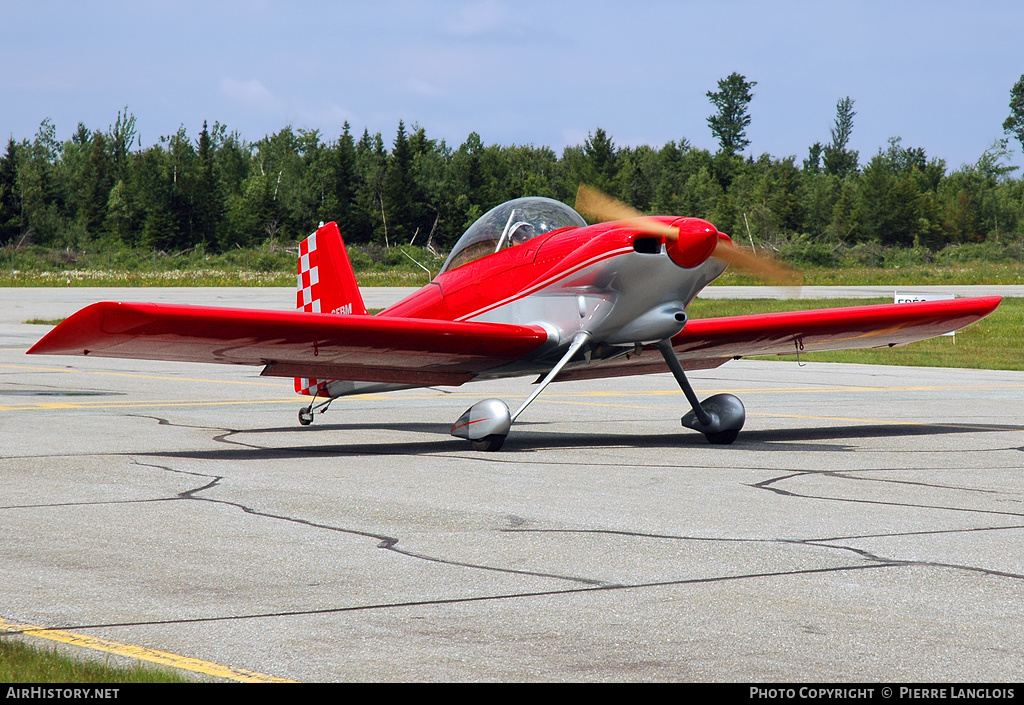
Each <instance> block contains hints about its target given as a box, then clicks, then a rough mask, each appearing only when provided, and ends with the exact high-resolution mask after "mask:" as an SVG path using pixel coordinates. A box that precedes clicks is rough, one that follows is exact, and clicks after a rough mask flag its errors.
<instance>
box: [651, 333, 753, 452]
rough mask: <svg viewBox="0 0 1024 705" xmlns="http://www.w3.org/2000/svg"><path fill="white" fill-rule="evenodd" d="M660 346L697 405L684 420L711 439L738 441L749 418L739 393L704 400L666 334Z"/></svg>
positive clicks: (723, 443)
mask: <svg viewBox="0 0 1024 705" xmlns="http://www.w3.org/2000/svg"><path fill="white" fill-rule="evenodd" d="M658 349H659V350H660V351H661V356H662V357H664V358H665V362H666V363H668V368H669V369H670V370H672V376H674V377H675V378H676V382H678V383H679V387H680V388H681V389H682V390H683V394H685V395H686V400H687V401H688V402H690V407H691V408H692V409H693V410H692V411H689V412H687V413H686V414H685V415H684V416H683V418H682V419H681V421H682V424H683V425H684V426H686V427H687V428H692V429H693V430H695V431H700V432H701V433H703V434H704V437H705V438H707V439H708V442H709V443H714V444H716V445H728V444H729V443H732V442H733V441H735V440H736V436H738V435H739V433H740V429H741V428H743V422H744V421H745V420H746V411H745V410H744V408H743V402H741V401H740V400H739V397H736V396H733V395H732V394H716V395H714V396H711V397H708V398H707V399H705V400H704V401H703V402H701V401H700V400H699V399H697V395H696V394H695V393H694V391H693V387H691V386H690V381H689V380H688V379H686V373H685V372H683V366H682V364H680V362H679V358H678V357H677V356H676V351H675V350H674V349H673V348H672V341H671V340H670V339H667V338H666V339H665V340H663V341H661V342H660V343H658Z"/></svg>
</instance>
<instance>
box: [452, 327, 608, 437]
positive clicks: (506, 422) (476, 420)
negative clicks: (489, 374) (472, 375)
mask: <svg viewBox="0 0 1024 705" xmlns="http://www.w3.org/2000/svg"><path fill="white" fill-rule="evenodd" d="M589 340H590V333H587V332H586V331H580V332H579V333H577V334H576V335H575V336H573V339H572V344H571V345H569V349H568V350H566V351H565V354H564V355H562V359H561V360H559V361H558V362H557V363H556V364H555V366H554V367H552V368H551V371H550V372H548V374H547V376H546V377H544V379H543V380H542V381H541V383H540V384H539V385H538V386H537V388H536V389H535V390H533V394H531V395H530V396H529V398H528V399H527V400H526V401H524V402H523V403H522V404H521V405H520V407H519V408H518V409H516V412H515V413H514V414H512V413H509V410H508V405H507V404H505V402H503V401H502V400H501V399H484V400H483V401H480V402H477V403H476V404H474V405H473V406H471V407H469V408H468V409H466V413H464V414H463V415H462V416H460V417H459V420H458V421H456V422H455V423H454V424H453V425H452V430H451V434H452V435H453V436H456V437H457V438H466V439H468V440H470V441H472V443H473V447H474V448H475V449H477V450H484V451H495V450H500V449H501V446H502V444H503V443H504V442H505V437H506V436H507V435H508V432H509V429H510V428H511V427H512V422H513V421H515V420H516V419H517V418H518V417H519V414H521V413H523V411H524V410H525V409H526V407H528V406H529V405H530V404H531V402H533V400H534V399H536V398H537V397H538V396H539V395H540V393H541V392H543V391H544V388H545V387H547V386H548V385H549V384H550V383H551V380H553V379H554V378H555V377H556V376H557V375H558V373H559V372H561V371H562V368H563V367H565V365H566V363H568V362H569V360H571V359H572V357H573V356H574V355H575V354H576V353H577V352H579V350H580V348H582V347H583V346H584V345H586V344H587V342H588V341H589Z"/></svg>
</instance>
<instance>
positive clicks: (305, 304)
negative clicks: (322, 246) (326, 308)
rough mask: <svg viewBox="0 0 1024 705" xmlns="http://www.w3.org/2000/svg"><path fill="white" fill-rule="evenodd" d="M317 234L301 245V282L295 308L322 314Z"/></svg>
mask: <svg viewBox="0 0 1024 705" xmlns="http://www.w3.org/2000/svg"><path fill="white" fill-rule="evenodd" d="M315 252H316V233H313V234H312V235H310V236H309V237H307V238H306V239H305V240H303V241H302V243H301V244H300V245H299V281H298V288H297V289H296V291H295V308H298V309H302V310H303V311H311V312H313V313H320V267H319V265H317V264H313V265H312V266H310V263H311V262H316V256H315V254H314V253H315Z"/></svg>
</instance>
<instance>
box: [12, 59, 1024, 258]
mask: <svg viewBox="0 0 1024 705" xmlns="http://www.w3.org/2000/svg"><path fill="white" fill-rule="evenodd" d="M755 85H756V83H755V82H753V81H747V80H746V79H745V78H744V77H743V76H741V75H739V74H733V75H731V76H729V77H728V78H726V79H723V80H722V81H719V91H717V92H710V91H709V92H708V98H709V100H710V102H711V104H712V105H713V106H714V108H715V110H716V112H715V114H713V115H712V116H710V117H709V118H708V125H709V127H710V128H711V131H712V133H713V134H714V136H715V137H716V138H717V139H718V140H719V142H720V144H721V148H720V149H719V150H718V151H717V152H714V153H713V152H711V151H708V150H705V149H698V148H695V147H693V146H692V145H691V144H690V143H689V142H688V141H687V140H686V139H680V140H678V141H673V142H669V143H668V144H665V145H662V146H660V147H656V146H640V147H618V146H616V145H615V143H614V141H613V139H612V137H611V136H610V135H608V134H607V133H606V132H605V131H604V130H602V129H599V128H598V129H595V130H594V131H593V132H592V133H591V134H590V135H589V137H588V139H587V140H586V141H585V142H584V144H582V145H577V146H571V147H567V148H566V149H564V151H563V152H562V154H561V155H558V154H556V153H555V152H554V151H553V150H552V149H550V148H548V147H537V146H532V145H530V146H521V145H512V146H501V145H486V144H484V143H483V142H482V141H481V139H480V137H479V135H477V134H476V133H471V134H470V135H469V136H468V137H467V138H466V141H465V142H464V143H463V144H461V145H459V146H458V147H454V148H453V147H451V146H449V145H448V144H446V143H445V142H444V141H443V140H441V141H439V140H436V139H432V138H431V137H430V136H429V135H428V134H427V133H426V131H425V130H424V129H423V128H422V127H419V126H416V125H413V126H411V127H408V128H407V127H406V125H405V124H404V123H403V122H399V124H398V128H397V131H396V132H395V134H394V137H393V139H391V140H390V144H388V142H386V141H385V139H384V137H382V135H381V133H379V132H378V133H375V134H371V133H370V132H369V131H368V130H365V129H364V130H363V133H362V135H361V136H358V137H357V136H356V135H354V134H353V133H352V131H351V128H350V126H349V125H348V123H346V124H345V125H344V126H342V128H341V134H340V135H339V136H338V137H337V138H335V139H330V138H326V137H325V136H324V135H322V134H321V133H320V132H319V131H317V130H303V129H298V130H296V129H293V128H292V127H290V126H289V127H284V128H283V129H282V130H280V131H279V132H277V133H276V134H273V135H268V136H266V137H264V138H263V139H260V140H259V141H256V142H247V141H246V140H244V139H243V138H242V137H241V136H240V135H239V134H238V133H237V132H232V131H229V129H228V128H227V127H226V126H225V125H222V124H219V123H214V124H213V126H212V127H208V126H207V125H206V124H205V123H204V125H203V128H202V130H201V131H200V133H199V134H198V135H194V136H193V135H189V134H188V133H187V132H186V130H185V129H184V127H182V128H181V129H179V130H178V132H177V133H176V134H174V135H170V136H167V137H163V138H161V140H160V141H159V143H158V144H156V145H153V146H150V147H143V146H142V145H141V144H140V141H139V139H138V136H137V132H136V126H135V125H136V118H135V116H133V115H132V114H131V113H130V112H129V111H128V110H127V108H126V109H125V110H124V111H123V112H120V113H118V116H117V119H116V121H115V122H114V124H113V125H112V126H110V127H109V128H108V129H107V130H100V129H90V128H89V127H87V126H86V125H83V124H79V125H78V127H77V129H76V130H75V131H74V133H73V134H72V135H71V137H70V138H69V139H67V140H65V141H63V142H62V141H60V140H59V139H58V136H57V130H56V127H55V126H54V125H53V124H52V123H51V121H49V120H44V121H43V122H42V124H41V125H40V126H39V130H38V132H37V134H36V135H35V137H34V138H33V139H31V140H29V139H23V140H21V141H20V142H19V141H16V140H15V139H14V138H13V137H12V138H10V139H9V140H8V142H7V147H6V151H5V152H4V154H3V157H2V158H0V246H6V247H8V248H10V247H24V246H28V245H37V246H45V247H49V248H61V249H65V248H70V249H72V250H81V251H89V250H96V249H99V248H112V247H113V248H131V249H144V250H161V251H165V252H180V251H185V250H189V249H192V248H198V247H201V248H204V249H205V250H206V251H210V252H213V251H226V250H230V249H233V248H236V247H243V248H245V247H250V246H255V245H260V244H263V243H266V242H267V241H279V242H282V243H286V242H293V241H294V240H296V239H299V238H301V237H304V236H305V235H306V234H308V233H309V232H311V231H312V230H313V229H315V227H316V225H317V223H318V222H319V221H329V220H336V221H338V223H339V225H340V226H341V229H342V233H343V234H344V235H345V237H346V240H347V241H348V242H350V243H352V244H370V243H374V244H381V245H394V244H396V243H409V242H410V241H412V240H415V241H416V244H417V245H427V244H428V243H429V246H430V247H431V248H432V249H435V250H436V251H444V250H445V249H447V248H448V247H450V246H451V245H452V244H453V242H454V240H455V239H456V238H458V236H459V235H460V234H461V233H462V232H463V230H464V229H465V228H466V227H467V226H468V225H469V224H470V223H472V222H473V221H474V220H475V219H476V218H477V217H478V216H480V215H481V214H482V213H484V212H485V211H486V210H488V209H489V208H491V207H492V206H494V205H497V204H498V203H501V202H502V201H505V200H508V199H511V198H515V197H518V196H523V195H539V196H549V197H552V198H556V199H559V200H562V201H565V202H567V203H569V204H572V202H573V198H574V194H575V192H576V188H577V186H578V185H579V184H580V183H581V182H585V183H588V184H591V185H593V186H596V187H597V188H599V189H602V190H604V191H606V192H608V193H610V194H612V195H614V196H616V197H618V198H620V199H622V200H624V201H626V202H627V203H630V204H631V205H633V206H635V207H636V208H639V209H640V210H643V211H646V212H652V213H674V214H681V215H696V216H701V217H704V218H707V219H708V220H711V221H712V222H714V223H715V224H716V225H717V226H718V227H719V229H720V230H723V231H725V232H729V233H732V234H733V235H734V237H735V238H736V239H737V240H740V241H743V242H747V241H748V239H749V241H755V242H777V241H786V242H788V243H790V245H792V244H793V243H796V244H798V245H799V246H800V248H802V249H801V252H802V254H803V257H805V258H806V259H809V260H811V261H815V260H822V261H820V262H819V263H821V264H827V260H828V258H829V256H830V253H831V252H833V251H834V250H835V249H836V248H837V247H842V246H845V247H850V246H856V245H858V244H863V243H868V244H873V245H877V246H882V247H886V246H914V247H919V248H926V249H928V250H931V251H937V250H940V249H942V248H945V247H947V246H951V245H953V246H956V245H961V244H964V243H980V242H985V241H988V242H998V241H1000V239H1002V240H1003V241H1004V242H1008V241H1014V242H1020V241H1021V239H1022V238H1024V181H1022V180H1020V179H1019V178H1014V177H1015V175H1014V174H1013V173H1012V172H1013V169H1014V168H1013V167H1008V166H1007V165H1006V160H1007V156H1008V154H1009V151H1008V150H1009V143H1008V139H1003V140H998V141H996V142H995V143H994V144H993V145H992V147H991V148H990V149H988V150H987V151H985V152H984V153H983V154H981V155H980V156H979V158H978V160H977V161H976V162H975V163H974V164H969V165H962V166H960V167H959V168H955V169H951V168H950V167H949V165H947V164H946V163H945V162H944V161H943V160H942V159H938V158H934V157H929V155H927V154H926V153H925V150H924V149H922V148H920V147H913V146H909V145H905V144H904V143H903V141H902V140H901V139H900V138H898V137H895V138H892V139H890V140H889V143H888V144H887V145H885V146H883V147H881V148H880V149H879V150H878V152H877V153H876V154H874V155H872V156H870V157H868V158H866V159H861V157H860V155H859V154H858V153H857V152H856V151H853V150H851V149H849V148H848V144H849V140H850V135H851V133H852V131H853V127H854V116H855V115H856V113H855V111H854V109H853V108H854V101H853V100H852V99H850V98H844V99H841V100H839V101H838V103H837V105H836V118H835V123H834V125H833V126H832V128H831V141H829V142H828V143H820V142H818V143H815V144H813V145H810V146H809V148H808V152H807V154H806V155H805V156H804V157H803V158H800V157H796V156H787V157H774V156H771V155H768V154H762V155H761V156H759V157H752V156H746V157H745V156H743V155H742V152H743V151H744V150H746V149H747V148H748V146H749V141H748V140H747V139H746V133H745V129H746V127H747V126H748V125H749V123H750V115H749V112H748V110H747V108H748V104H749V102H750V99H751V97H752V95H753V93H752V90H751V89H752V88H753V87H754V86H755ZM1014 101H1017V102H1016V104H1015V103H1014ZM827 127H828V126H823V132H824V131H825V129H827ZM1004 129H1005V131H1006V133H1007V134H1008V135H1011V136H1016V137H1017V138H1018V139H1022V140H1024V76H1022V78H1021V81H1020V82H1018V84H1017V85H1016V86H1015V87H1014V89H1013V92H1011V116H1010V118H1009V119H1007V121H1006V123H1004ZM790 249H792V247H791V248H790Z"/></svg>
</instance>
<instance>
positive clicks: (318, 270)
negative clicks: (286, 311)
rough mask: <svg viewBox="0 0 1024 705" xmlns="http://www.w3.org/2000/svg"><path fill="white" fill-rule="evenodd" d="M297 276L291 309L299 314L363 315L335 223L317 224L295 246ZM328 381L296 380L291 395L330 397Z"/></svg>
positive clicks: (352, 274)
mask: <svg viewBox="0 0 1024 705" xmlns="http://www.w3.org/2000/svg"><path fill="white" fill-rule="evenodd" d="M298 273H299V278H298V282H297V287H296V290H295V307H296V308H297V309H299V310H300V311H306V312H308V313H337V314H352V313H355V314H359V315H365V314H366V305H365V304H364V303H363V297H362V296H361V295H360V293H359V285H358V284H357V283H356V277H355V274H354V273H353V271H352V263H351V262H350V261H349V259H348V253H347V252H346V251H345V242H344V240H342V238H341V231H340V230H338V225H337V223H328V224H327V225H324V224H322V223H321V225H320V227H319V228H318V229H317V231H316V232H315V233H313V234H312V235H310V236H309V237H307V238H306V239H305V240H303V241H302V242H301V243H300V244H299V263H298ZM314 354H315V352H314ZM331 381H332V380H324V379H307V378H304V377H296V378H295V391H296V392H298V393H300V394H306V395H309V396H313V395H320V396H325V397H326V396H330V395H329V393H328V391H327V386H328V385H329V384H330V383H331Z"/></svg>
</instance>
